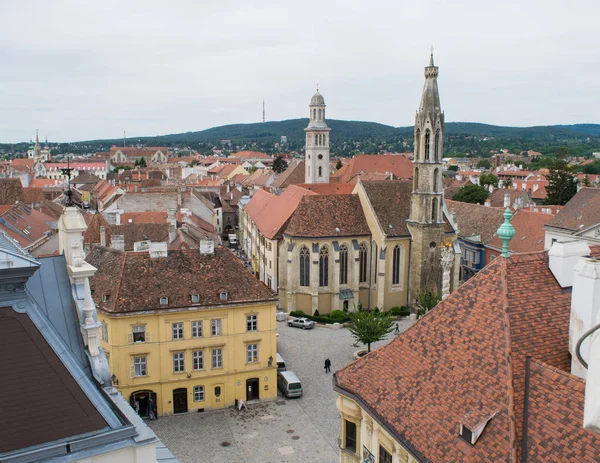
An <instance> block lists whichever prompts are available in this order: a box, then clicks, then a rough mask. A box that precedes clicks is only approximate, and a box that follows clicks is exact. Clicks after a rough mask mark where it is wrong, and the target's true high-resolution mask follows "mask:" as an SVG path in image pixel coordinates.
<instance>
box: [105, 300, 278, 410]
mask: <svg viewBox="0 0 600 463" xmlns="http://www.w3.org/2000/svg"><path fill="white" fill-rule="evenodd" d="M99 321H100V322H101V323H102V324H103V325H104V329H103V335H102V347H103V348H104V349H105V350H106V352H107V353H108V358H109V365H110V369H111V371H112V372H113V374H114V375H115V376H116V378H117V381H118V385H117V387H118V388H119V390H120V391H121V393H122V394H123V397H125V398H126V399H129V400H130V402H131V403H132V404H134V405H135V401H136V400H137V401H138V404H139V407H140V414H142V415H147V414H148V413H149V410H148V409H147V407H148V399H149V398H152V400H153V402H154V404H155V406H156V409H157V412H158V414H159V415H170V414H173V413H185V412H188V411H197V410H209V409H216V408H223V407H228V406H231V405H234V403H235V402H236V400H244V401H248V400H257V399H260V400H264V399H275V398H276V397H277V367H276V362H274V360H273V359H274V358H275V357H276V334H275V329H276V327H275V323H276V322H275V304H274V303H269V304H248V305H235V306H222V307H219V306H216V307H202V308H194V307H190V308H188V309H186V310H179V311H165V312H162V311H158V312H154V313H148V312H138V313H132V314H127V315H121V314H119V315H117V314H110V313H106V312H102V311H100V312H99Z"/></svg>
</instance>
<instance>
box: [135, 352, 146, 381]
mask: <svg viewBox="0 0 600 463" xmlns="http://www.w3.org/2000/svg"><path fill="white" fill-rule="evenodd" d="M138 371H139V373H138ZM144 376H148V360H147V358H146V356H145V355H141V356H139V357H133V365H132V366H131V377H132V378H138V377H144Z"/></svg>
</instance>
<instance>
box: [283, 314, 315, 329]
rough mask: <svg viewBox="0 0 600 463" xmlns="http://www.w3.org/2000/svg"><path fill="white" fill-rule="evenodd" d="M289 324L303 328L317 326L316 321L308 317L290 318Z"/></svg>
mask: <svg viewBox="0 0 600 463" xmlns="http://www.w3.org/2000/svg"><path fill="white" fill-rule="evenodd" d="M287 324H288V326H295V327H297V328H302V329H303V330H310V329H311V328H314V327H315V322H313V321H312V320H309V319H308V318H305V317H302V318H290V319H289V320H288V322H287Z"/></svg>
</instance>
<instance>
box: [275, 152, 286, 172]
mask: <svg viewBox="0 0 600 463" xmlns="http://www.w3.org/2000/svg"><path fill="white" fill-rule="evenodd" d="M285 169H287V163H286V162H285V160H284V159H283V156H277V157H276V158H275V161H273V172H275V173H276V174H280V173H282V172H284V171H285Z"/></svg>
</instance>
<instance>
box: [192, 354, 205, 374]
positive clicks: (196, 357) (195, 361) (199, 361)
mask: <svg viewBox="0 0 600 463" xmlns="http://www.w3.org/2000/svg"><path fill="white" fill-rule="evenodd" d="M197 365H199V367H197ZM192 370H194V371H200V370H204V351H203V350H195V351H192Z"/></svg>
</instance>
